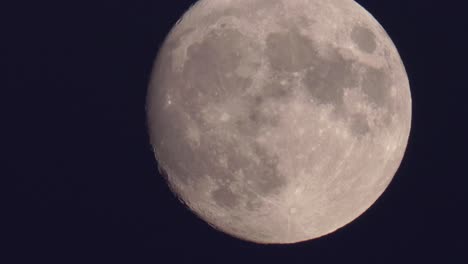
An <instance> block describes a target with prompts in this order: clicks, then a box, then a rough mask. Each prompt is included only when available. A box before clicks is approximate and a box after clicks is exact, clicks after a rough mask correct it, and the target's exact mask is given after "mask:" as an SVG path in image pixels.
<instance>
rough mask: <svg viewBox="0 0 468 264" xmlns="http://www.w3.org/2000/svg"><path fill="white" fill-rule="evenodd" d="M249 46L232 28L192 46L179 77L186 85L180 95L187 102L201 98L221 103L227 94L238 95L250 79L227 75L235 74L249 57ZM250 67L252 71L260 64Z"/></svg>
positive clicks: (244, 38)
mask: <svg viewBox="0 0 468 264" xmlns="http://www.w3.org/2000/svg"><path fill="white" fill-rule="evenodd" d="M248 45H250V44H249V43H248V41H246V37H245V36H243V35H242V34H241V33H240V32H239V31H237V30H233V29H223V30H218V31H213V32H210V33H209V34H208V35H207V36H206V37H205V38H204V40H203V41H202V42H201V43H195V44H192V45H191V46H190V47H189V48H188V51H187V56H188V59H187V60H186V62H185V65H184V72H183V76H182V78H183V79H184V80H186V81H187V83H188V85H186V87H185V88H186V89H188V90H187V91H185V92H184V93H183V95H185V96H186V97H187V98H186V100H189V101H191V100H193V99H194V98H197V97H199V96H201V97H203V98H202V100H204V101H206V102H210V103H212V102H220V101H222V99H223V98H224V97H225V96H226V95H235V94H238V93H239V90H241V89H242V88H243V87H247V86H249V85H250V83H251V79H250V78H245V77H242V76H239V75H238V74H231V75H228V74H227V73H233V72H235V70H236V69H238V67H239V65H240V64H241V62H242V61H243V59H244V58H245V57H249V58H251V57H252V56H249V55H248V54H246V52H247V48H248ZM225 47H231V48H229V49H226V48H225ZM249 67H250V69H251V70H255V68H258V67H259V64H257V63H255V62H251V63H250V65H249ZM213 85H214V86H215V88H216V89H213Z"/></svg>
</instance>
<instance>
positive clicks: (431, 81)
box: [0, 0, 468, 263]
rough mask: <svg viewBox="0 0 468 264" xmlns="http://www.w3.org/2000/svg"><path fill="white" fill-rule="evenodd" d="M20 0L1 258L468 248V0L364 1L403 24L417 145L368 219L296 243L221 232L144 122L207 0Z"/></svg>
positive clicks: (9, 67) (9, 78) (409, 258)
mask: <svg viewBox="0 0 468 264" xmlns="http://www.w3.org/2000/svg"><path fill="white" fill-rule="evenodd" d="M11 2H13V3H10V4H6V6H3V5H4V4H2V7H1V8H0V10H1V12H2V13H4V14H2V15H1V18H0V19H1V20H2V21H1V24H2V30H1V31H0V34H1V35H0V41H1V42H0V43H1V44H0V46H3V48H1V50H2V51H3V52H4V53H5V54H4V55H2V56H1V57H0V65H1V66H2V69H3V70H2V75H4V77H2V78H0V80H1V83H2V85H1V86H0V89H1V97H0V98H1V99H2V103H1V104H0V105H1V106H0V107H1V108H2V111H1V116H2V118H1V123H0V124H1V126H0V135H2V137H1V141H0V142H1V145H0V146H1V148H0V149H1V151H2V155H1V156H2V164H4V165H2V167H3V168H5V169H6V171H5V173H1V177H2V179H4V180H6V183H4V184H2V186H4V187H6V189H7V192H4V193H5V194H6V195H5V198H4V199H3V201H4V202H5V206H2V213H1V214H0V216H1V217H2V218H4V219H6V222H7V224H4V225H2V227H1V230H2V232H1V234H2V235H0V239H1V240H4V241H3V242H4V243H5V244H6V245H7V246H6V247H2V250H5V252H6V253H7V254H0V258H10V257H14V259H16V262H17V263H32V262H30V261H35V262H44V261H46V260H47V261H49V263H55V262H57V263H59V262H60V263H94V262H96V263H169V261H170V263H343V262H351V263H428V262H429V263H431V262H434V261H435V262H434V263H463V262H467V261H468V260H467V257H466V255H465V254H466V252H465V251H466V249H467V248H468V243H467V240H466V239H467V236H466V235H467V234H466V230H467V228H466V214H467V212H468V206H467V202H468V201H467V194H468V191H467V186H468V181H467V178H468V170H467V169H466V164H467V163H468V154H467V152H468V151H467V149H468V142H467V138H466V137H467V135H468V107H467V105H468V104H467V103H466V100H467V99H466V98H467V97H466V95H468V92H467V88H468V86H467V76H468V71H467V70H468V66H467V64H466V61H467V59H468V58H467V56H466V51H465V49H466V47H468V45H466V44H467V41H466V40H467V33H468V23H467V15H466V14H465V12H464V11H465V10H467V9H466V7H467V6H463V1H435V0H425V1H417V0H412V1H408V0H391V1H390V0H379V1H377V0H374V1H370V0H368V1H358V2H359V3H360V4H361V5H363V6H364V7H365V8H366V9H368V10H369V11H370V12H371V13H372V14H373V15H374V16H375V17H376V18H377V20H379V22H380V23H381V24H382V25H383V27H384V28H385V29H386V30H387V32H388V34H389V35H390V36H391V37H392V39H393V41H394V43H395V44H396V46H397V47H398V49H399V52H400V55H401V57H402V59H403V61H404V63H405V66H406V69H407V72H408V75H409V78H410V83H411V92H412V96H413V126H412V132H411V138H410V142H409V146H408V150H407V154H406V156H405V159H404V161H403V163H402V166H401V168H400V170H399V171H398V174H397V175H396V177H395V178H394V180H393V182H392V184H391V186H390V189H389V191H387V192H385V194H384V195H383V196H382V197H381V198H380V199H379V200H378V202H377V203H376V204H375V205H374V206H373V207H372V208H371V209H370V210H368V211H367V212H366V213H365V214H364V215H363V216H362V217H360V218H359V219H358V220H356V221H354V222H353V223H352V224H350V225H348V226H347V227H346V228H344V229H341V230H339V231H338V232H336V233H333V234H332V235H329V236H326V237H323V238H321V239H318V240H314V241H310V242H305V243H301V244H297V245H289V246H261V245H255V244H251V243H248V242H243V241H240V240H237V239H234V238H231V237H229V236H226V235H223V234H221V233H219V232H216V231H213V229H211V228H210V227H209V226H208V225H206V224H205V223H204V222H203V221H201V220H199V219H197V218H196V217H195V216H194V215H193V214H192V213H190V212H189V211H188V210H186V209H185V208H184V207H183V205H182V204H181V203H179V202H178V200H177V199H176V198H175V197H174V196H173V195H172V194H171V193H170V191H169V189H168V188H167V186H166V184H165V182H164V181H163V179H162V178H161V177H159V176H158V172H157V168H156V163H155V160H154V157H153V155H152V152H151V149H150V146H149V143H148V142H149V141H148V135H147V132H146V126H145V122H146V121H145V111H144V110H145V109H144V103H145V96H146V88H147V83H148V78H149V73H150V70H151V66H152V63H153V60H154V58H155V56H156V53H157V51H158V47H159V45H160V44H161V42H162V40H163V39H164V37H165V35H166V34H167V33H168V31H169V30H170V28H171V27H172V25H173V24H174V23H175V22H176V21H177V19H178V18H179V17H180V16H181V15H182V14H183V12H184V11H185V10H186V9H187V8H188V7H189V6H190V5H191V4H192V3H193V2H194V1H187V0H186V1H182V0H180V1H178V0H171V1H169V0H167V1H156V0H151V1H150V0H145V1H143V0H114V1H107V0H105V1H98V0H96V1H89V2H88V1H56V2H53V1H21V0H18V1H11ZM3 52H2V53H3ZM3 101H5V102H3ZM3 108H4V109H3ZM10 193H11V194H10ZM26 261H28V262H26ZM0 262H2V263H15V262H14V261H8V262H7V261H2V260H1V259H0ZM44 263H47V262H44Z"/></svg>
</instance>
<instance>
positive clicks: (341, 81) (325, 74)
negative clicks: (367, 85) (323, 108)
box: [304, 50, 358, 111]
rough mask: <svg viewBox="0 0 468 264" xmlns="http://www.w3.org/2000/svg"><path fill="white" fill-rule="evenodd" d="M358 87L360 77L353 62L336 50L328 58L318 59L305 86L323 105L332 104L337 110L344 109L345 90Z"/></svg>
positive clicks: (305, 79)
mask: <svg viewBox="0 0 468 264" xmlns="http://www.w3.org/2000/svg"><path fill="white" fill-rule="evenodd" d="M357 85H358V75H357V74H356V72H354V71H353V62H352V61H349V60H346V59H345V58H343V57H342V55H340V54H339V53H338V52H337V51H336V50H333V51H332V55H331V56H329V57H328V58H322V57H316V60H315V61H314V67H313V68H311V69H309V70H307V73H306V76H305V78H304V86H305V87H306V89H307V91H309V93H310V94H311V95H312V97H313V98H314V99H316V100H318V102H319V103H321V104H331V105H333V106H334V107H335V110H337V111H340V110H341V109H342V107H343V95H344V89H345V88H352V87H355V86H357Z"/></svg>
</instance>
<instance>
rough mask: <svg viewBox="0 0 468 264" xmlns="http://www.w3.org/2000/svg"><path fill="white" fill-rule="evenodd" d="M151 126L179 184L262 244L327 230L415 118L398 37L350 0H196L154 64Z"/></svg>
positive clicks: (345, 216) (213, 217) (374, 189)
mask: <svg viewBox="0 0 468 264" xmlns="http://www.w3.org/2000/svg"><path fill="white" fill-rule="evenodd" d="M146 110H147V118H148V129H149V137H150V141H151V145H152V148H153V150H154V154H155V157H156V159H157V161H158V166H159V168H160V171H161V173H162V175H164V177H165V178H166V179H167V183H168V184H169V186H170V188H171V190H172V191H173V192H174V194H176V195H177V197H178V198H179V199H180V200H181V201H182V202H183V203H184V204H185V205H186V206H187V207H188V208H189V209H190V210H191V211H193V212H194V213H195V214H196V215H198V216H199V217H200V218H202V219H203V220H205V221H206V222H207V223H208V224H209V225H211V226H212V227H214V228H215V229H217V230H219V231H222V232H224V233H227V234H229V235H231V236H234V237H236V238H239V239H242V240H247V241H251V242H255V243H264V244H287V243H296V242H301V241H306V240H310V239H314V238H318V237H321V236H324V235H326V234H329V233H332V232H333V231H335V230H337V229H339V228H341V227H343V226H345V225H346V224H348V223H350V222H351V221H353V220H354V219H356V218H357V217H358V216H359V215H361V214H362V213H363V212H365V211H366V210H367V209H368V208H369V207H370V206H371V205H372V204H373V203H374V202H375V201H376V200H377V199H378V198H379V196H380V195H381V194H382V193H383V192H384V191H385V189H386V188H387V186H388V185H389V183H390V182H391V180H392V178H393V176H394V175H395V173H396V171H397V169H398V167H399V166H400V163H401V161H402V158H403V156H404V152H405V149H406V145H407V142H408V137H409V133H410V128H411V94H410V88H409V81H408V77H407V74H406V71H405V68H404V65H403V63H402V61H401V58H400V56H399V54H398V51H397V49H396V47H395V45H394V44H393V42H392V40H391V39H390V37H389V36H388V35H387V33H386V32H385V30H384V29H383V28H382V26H381V25H380V24H379V23H378V22H377V21H376V20H375V19H374V18H373V17H372V15H371V14H369V13H368V12H367V11H366V10H365V9H364V8H363V7H361V6H360V5H359V4H357V3H356V2H354V1H352V0H201V1H198V2H197V3H196V4H195V5H194V6H192V7H191V8H190V9H189V10H188V11H187V12H186V13H185V14H184V15H183V17H182V18H181V19H180V20H179V21H178V22H177V23H176V25H175V26H174V27H173V28H172V30H171V31H170V33H169V34H168V36H167V37H166V39H165V41H164V43H163V45H162V46H161V48H160V50H159V53H158V56H157V58H156V61H155V63H154V66H153V71H152V74H151V80H150V84H149V88H148V95H147V104H146Z"/></svg>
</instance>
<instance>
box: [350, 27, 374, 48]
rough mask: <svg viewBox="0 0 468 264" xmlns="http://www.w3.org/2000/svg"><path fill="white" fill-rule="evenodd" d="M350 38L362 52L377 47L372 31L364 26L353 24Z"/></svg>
mask: <svg viewBox="0 0 468 264" xmlns="http://www.w3.org/2000/svg"><path fill="white" fill-rule="evenodd" d="M351 39H352V40H353V41H354V43H356V44H357V46H358V48H359V49H360V50H362V51H364V52H367V53H372V52H374V51H375V49H376V48H377V43H376V42H375V35H374V33H373V32H372V31H371V30H370V29H368V28H366V27H363V26H355V27H354V28H353V30H352V31H351Z"/></svg>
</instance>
